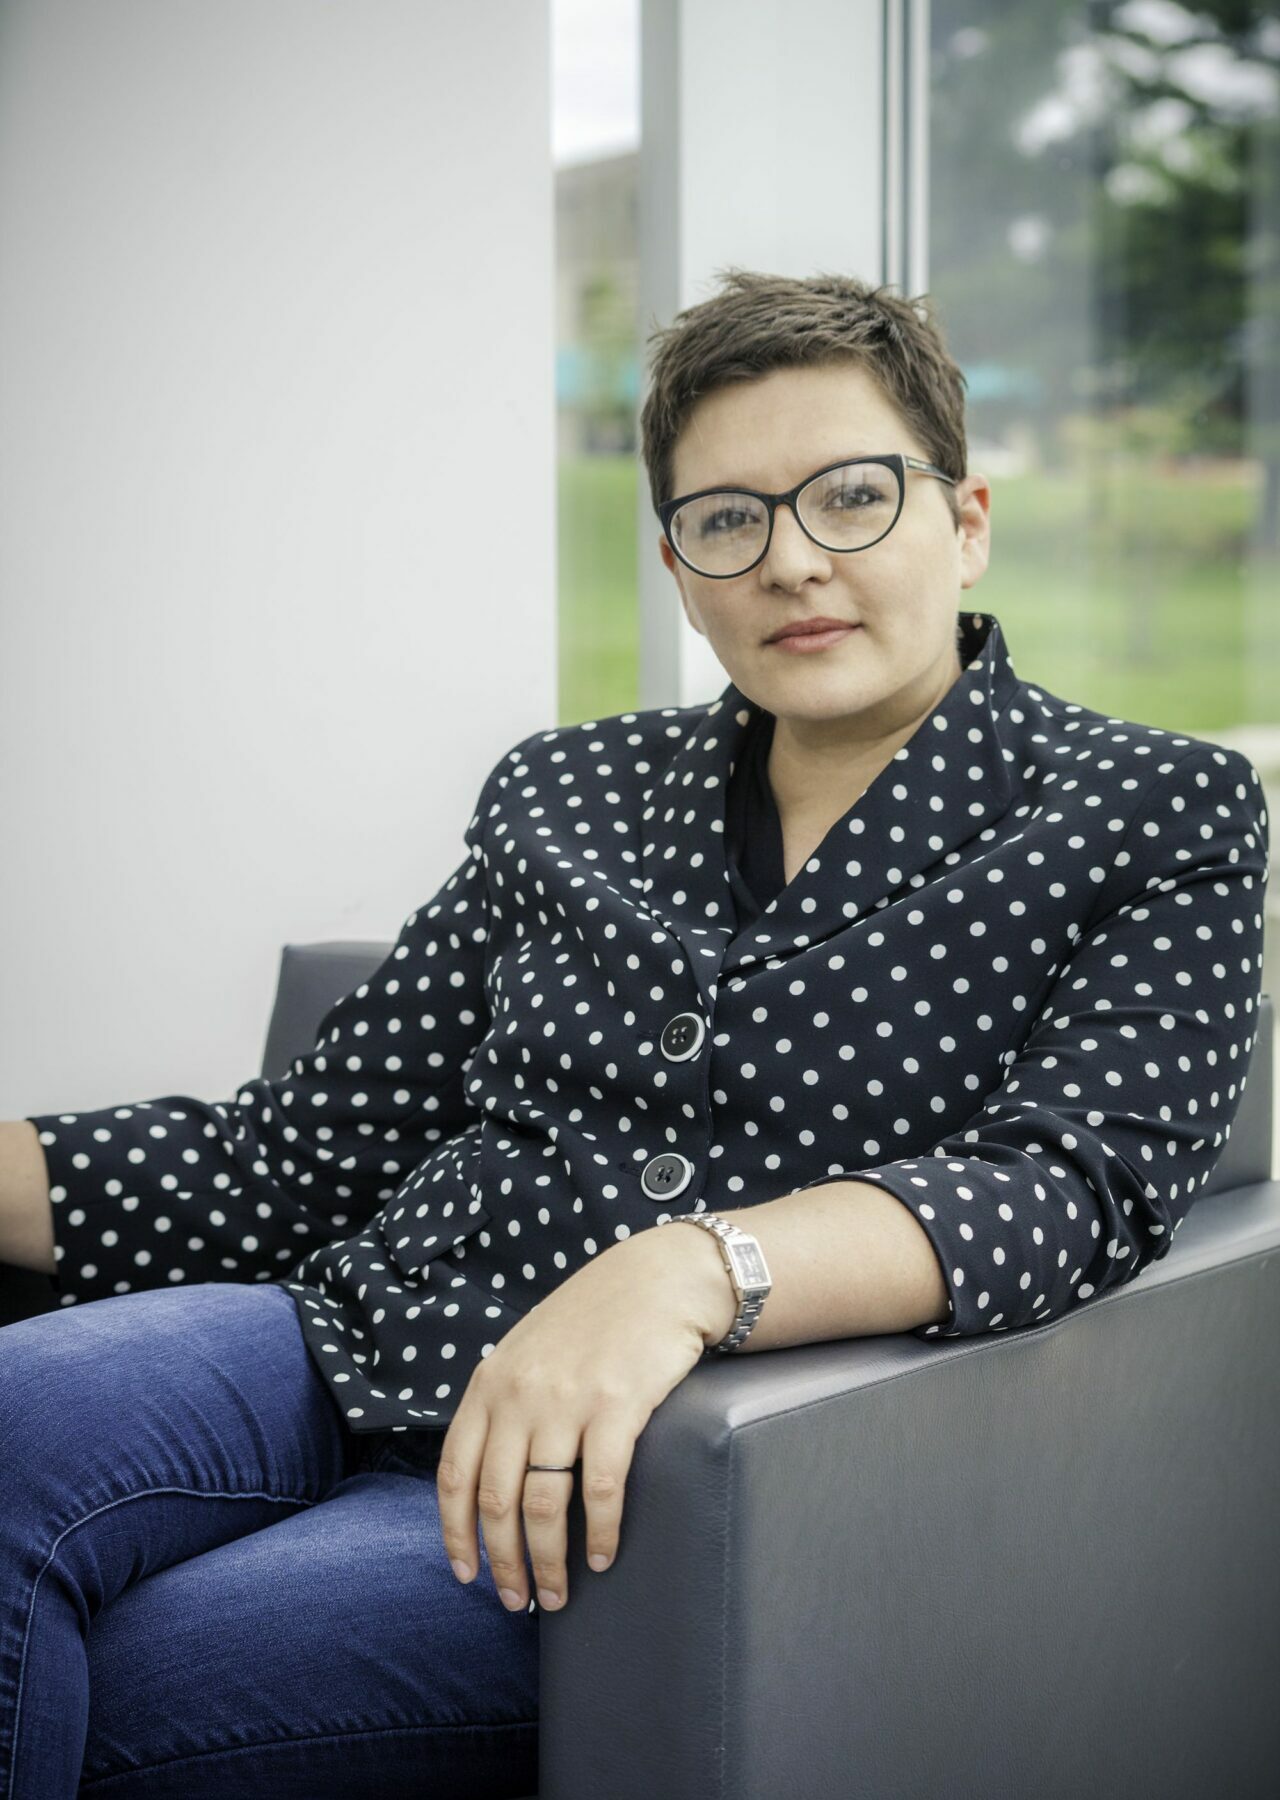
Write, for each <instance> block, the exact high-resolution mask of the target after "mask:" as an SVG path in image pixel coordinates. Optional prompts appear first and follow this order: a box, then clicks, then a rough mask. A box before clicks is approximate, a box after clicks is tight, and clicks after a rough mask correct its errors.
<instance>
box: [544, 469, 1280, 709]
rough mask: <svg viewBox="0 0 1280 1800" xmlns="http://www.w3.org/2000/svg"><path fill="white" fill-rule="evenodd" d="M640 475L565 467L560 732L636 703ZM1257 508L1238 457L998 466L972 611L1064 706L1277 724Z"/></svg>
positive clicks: (1275, 627)
mask: <svg viewBox="0 0 1280 1800" xmlns="http://www.w3.org/2000/svg"><path fill="white" fill-rule="evenodd" d="M640 478H641V470H640V464H639V460H638V458H636V457H634V456H630V455H625V456H609V457H605V456H596V457H577V458H564V459H562V460H561V463H560V485H559V533H560V537H559V556H560V700H559V719H558V723H560V724H562V725H567V724H576V723H578V722H579V721H581V720H583V719H591V718H603V717H605V716H607V715H608V714H610V713H616V712H626V711H629V710H632V709H633V708H635V707H637V706H638V704H639V700H638V686H637V682H638V659H639V620H638V613H637V603H636V490H637V483H638V481H639V480H640ZM1255 505H1256V497H1255V494H1254V491H1253V489H1252V488H1251V486H1250V485H1249V483H1248V482H1247V480H1246V479H1245V478H1244V477H1243V476H1238V477H1237V476H1235V475H1234V473H1233V471H1232V470H1231V469H1229V468H1227V467H1226V466H1225V465H1222V466H1211V467H1210V469H1209V471H1208V473H1207V474H1206V475H1205V476H1204V477H1203V478H1201V479H1192V478H1188V477H1186V476H1179V475H1161V474H1159V473H1156V472H1153V471H1152V470H1151V469H1150V468H1148V467H1142V466H1138V467H1125V466H1117V467H1114V468H1112V469H1109V470H1107V471H1106V472H1105V473H1103V472H1095V473H1094V474H1093V475H1092V476H1079V475H1072V474H1062V475H1058V474H1054V475H1043V474H1036V475H1021V476H1016V477H992V503H991V561H990V565H989V567H988V569H987V571H986V573H985V574H984V575H983V577H982V579H981V580H980V581H979V582H978V583H977V585H976V586H975V587H973V588H969V589H966V590H965V593H964V595H963V601H964V604H965V605H966V606H968V605H972V606H973V608H974V610H976V611H984V610H989V611H991V612H993V613H995V614H996V616H997V617H998V618H999V620H1000V622H1001V625H1002V626H1003V627H1004V629H1005V632H1006V634H1007V637H1008V641H1009V648H1010V652H1011V655H1012V659H1013V662H1014V666H1015V668H1016V670H1017V672H1018V674H1019V675H1020V676H1021V677H1022V678H1023V680H1025V681H1030V682H1031V683H1033V684H1038V685H1042V686H1043V687H1045V688H1046V689H1048V690H1049V691H1050V692H1052V693H1055V694H1057V695H1059V696H1061V697H1062V698H1064V699H1067V700H1076V701H1079V702H1080V703H1081V704H1083V705H1085V706H1091V707H1094V708H1096V709H1097V710H1098V711H1100V712H1103V713H1108V714H1113V715H1116V716H1118V717H1121V718H1128V719H1134V720H1137V721H1139V722H1141V723H1143V724H1148V725H1159V726H1162V727H1164V728H1165V729H1167V730H1174V731H1177V730H1182V731H1188V732H1192V733H1195V734H1199V735H1206V736H1210V737H1211V736H1213V735H1214V733H1215V732H1216V731H1218V730H1222V729H1226V728H1229V727H1231V726H1235V725H1240V724H1251V725H1252V724H1274V723H1277V722H1280V680H1278V679H1277V674H1278V673H1280V564H1278V563H1277V561H1276V560H1275V559H1272V561H1271V563H1270V565H1269V566H1264V565H1262V564H1260V563H1259V562H1258V561H1257V560H1256V559H1255V560H1253V561H1252V562H1251V561H1250V560H1249V559H1248V554H1247V548H1246V546H1247V542H1248V532H1249V523H1250V519H1251V517H1252V514H1253V509H1254V507H1255ZM657 532H658V525H657V522H656V520H655V521H654V522H653V527H652V533H651V538H652V539H656V537H657ZM645 554H646V555H649V554H652V556H653V557H654V558H655V560H656V559H657V556H658V549H657V544H656V542H651V543H650V542H647V543H646V547H645ZM664 579H669V577H666V575H665V571H664ZM671 597H672V604H673V606H678V605H679V599H678V596H677V595H676V592H675V587H674V584H672V595H671Z"/></svg>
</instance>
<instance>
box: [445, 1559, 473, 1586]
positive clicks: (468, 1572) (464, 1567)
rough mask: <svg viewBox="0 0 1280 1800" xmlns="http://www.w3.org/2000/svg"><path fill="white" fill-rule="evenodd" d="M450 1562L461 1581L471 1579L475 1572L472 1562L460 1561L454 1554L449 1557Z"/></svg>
mask: <svg viewBox="0 0 1280 1800" xmlns="http://www.w3.org/2000/svg"><path fill="white" fill-rule="evenodd" d="M449 1563H450V1566H451V1567H452V1569H453V1572H454V1574H455V1575H456V1576H457V1577H458V1580H459V1581H470V1579H471V1577H472V1575H473V1574H474V1573H475V1571H474V1569H473V1568H472V1567H471V1564H470V1563H464V1562H459V1561H457V1560H456V1559H455V1558H454V1557H452V1556H451V1557H450V1558H449Z"/></svg>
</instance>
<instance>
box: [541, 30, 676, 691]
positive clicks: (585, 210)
mask: <svg viewBox="0 0 1280 1800" xmlns="http://www.w3.org/2000/svg"><path fill="white" fill-rule="evenodd" d="M552 45H553V62H554V70H553V82H552V101H553V144H552V157H553V162H554V165H555V227H556V371H555V381H556V420H557V459H558V461H557V467H558V475H557V489H558V507H557V520H558V544H557V560H558V567H559V590H560V591H559V626H560V687H559V706H558V718H557V723H558V724H561V725H571V724H577V723H578V722H579V721H581V720H583V719H592V718H600V717H603V716H605V715H607V714H609V713H615V712H626V711H629V710H631V709H632V708H634V707H635V706H637V705H638V695H639V665H640V615H639V596H638V591H637V580H636V568H637V562H636V506H637V482H638V480H639V479H640V477H641V470H640V460H639V443H638V434H637V422H638V408H639V391H640V369H641V354H640V323H639V303H638V292H639V287H638V267H637V264H638V245H637V230H638V198H637V196H638V166H637V165H638V154H639V135H640V123H639V80H640V16H639V0H554V4H553V7H552ZM654 530H655V533H656V531H657V526H656V523H655V526H654Z"/></svg>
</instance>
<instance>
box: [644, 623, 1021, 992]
mask: <svg viewBox="0 0 1280 1800" xmlns="http://www.w3.org/2000/svg"><path fill="white" fill-rule="evenodd" d="M959 623H960V628H961V633H962V640H963V649H962V652H961V654H962V660H963V661H964V662H965V665H966V666H965V668H964V671H963V673H962V674H961V676H960V678H959V680H957V681H956V682H954V683H953V684H952V686H951V687H950V689H949V690H948V691H947V693H946V694H944V695H943V697H942V700H941V701H940V702H939V704H938V706H936V707H935V708H934V710H933V712H931V713H930V714H929V716H928V717H927V718H925V719H924V720H922V721H921V723H920V725H919V726H918V727H917V729H916V730H915V732H914V733H913V734H912V736H911V737H910V738H909V739H908V741H907V742H906V743H905V744H904V745H902V747H901V748H900V749H899V750H898V751H897V753H896V755H895V756H894V757H893V759H892V761H890V762H889V763H888V764H887V765H886V766H885V768H884V769H882V770H881V772H880V774H879V775H877V776H876V778H875V780H874V781H873V782H872V783H871V785H870V786H869V787H868V788H867V789H866V790H865V792H864V793H862V794H861V795H859V797H858V798H857V799H856V800H855V801H854V803H853V805H852V806H850V807H849V809H848V810H847V812H845V813H844V814H843V815H842V816H841V817H840V818H839V819H837V820H836V822H835V824H834V825H832V827H831V829H830V830H829V831H828V832H827V834H826V836H825V837H824V838H823V840H822V842H821V843H820V844H819V845H818V847H817V849H816V850H815V851H814V853H813V855H812V856H811V857H810V858H809V860H808V861H807V862H806V863H805V865H804V867H803V868H802V869H801V870H800V871H799V872H798V873H797V875H796V876H795V877H794V879H793V880H792V881H790V882H788V884H787V886H786V887H784V888H783V889H782V891H781V893H779V894H778V895H777V896H776V897H775V898H774V900H773V901H772V902H771V903H770V905H769V906H768V907H766V909H765V911H764V912H763V913H762V914H761V916H760V917H759V918H758V919H756V920H754V921H753V922H752V923H751V924H750V925H748V926H746V927H745V928H744V929H743V930H742V931H741V932H739V931H738V928H737V919H736V915H735V913H734V907H733V895H732V891H731V889H730V886H729V874H728V866H727V862H726V858H725V848H724V818H725V797H726V792H727V787H728V782H729V777H730V776H731V774H732V772H733V769H734V768H735V767H736V764H737V759H738V756H739V754H740V752H741V748H742V745H743V743H744V741H745V738H746V731H747V726H748V725H749V724H750V722H751V719H752V718H753V717H754V715H755V714H756V713H757V712H758V711H759V710H760V709H759V707H758V706H757V705H756V703H755V702H754V701H752V700H749V699H748V698H747V696H746V695H745V694H743V693H742V691H741V690H740V689H739V688H738V687H737V686H736V685H735V683H733V682H730V683H729V684H728V686H727V687H726V688H725V689H724V691H723V692H722V693H721V694H720V695H719V696H718V698H717V699H715V700H714V701H712V702H711V703H710V704H709V705H708V706H707V708H706V710H705V711H704V712H703V713H702V714H700V715H699V717H698V718H697V719H696V720H695V722H694V725H693V727H692V729H691V730H690V731H689V732H688V733H687V734H686V735H685V737H684V738H683V739H682V741H681V742H680V743H679V744H678V745H677V747H676V751H675V755H674V756H673V758H672V760H671V762H670V763H669V764H668V766H667V768H666V770H665V772H664V774H663V776H662V778H661V780H659V782H658V783H657V785H656V786H655V787H654V788H653V789H652V790H651V793H650V805H649V807H648V808H647V809H646V811H645V813H644V821H645V823H646V826H647V827H648V832H647V841H646V843H645V845H644V848H643V852H642V860H643V872H644V877H643V879H644V892H645V904H646V906H647V907H648V909H649V910H650V911H651V912H652V913H653V914H654V915H655V917H657V918H659V919H660V920H661V921H662V923H663V924H665V925H666V926H667V927H668V929H669V930H671V931H672V932H674V933H675V935H676V936H677V937H679V939H680V941H681V942H682V944H683V945H684V947H685V949H686V950H687V952H688V954H689V957H690V962H691V964H692V967H693V968H694V970H695V971H696V972H697V974H698V979H699V983H700V986H702V988H703V991H704V998H705V999H706V1000H707V1002H708V1004H709V1003H710V1000H711V997H712V994H713V992H714V987H715V984H716V982H717V980H719V979H722V978H723V977H724V976H725V975H727V974H730V973H732V972H733V971H734V970H735V969H742V968H746V967H749V966H750V965H751V964H753V963H756V962H761V961H766V960H770V961H772V960H777V959H780V958H786V957H788V956H792V955H794V954H795V953H796V952H797V951H799V950H803V949H806V948H808V947H809V946H810V945H813V944H816V943H821V942H822V941H823V940H824V939H825V938H828V937H830V936H831V935H832V934H833V933H834V932H837V931H842V930H843V929H844V928H845V927H846V926H847V925H849V924H850V923H852V922H853V921H854V920H855V919H858V918H861V917H862V916H864V915H865V914H867V913H870V912H874V911H875V910H877V909H878V908H879V907H882V906H886V905H887V904H888V903H889V901H890V900H891V899H892V898H893V897H894V896H895V895H896V894H898V893H900V892H901V891H902V890H903V889H904V888H910V887H912V886H916V887H919V886H921V885H923V882H924V879H925V876H924V871H925V870H926V869H928V868H930V867H932V866H933V865H934V864H936V863H937V862H938V861H939V860H940V859H941V858H942V857H944V856H946V855H947V854H948V853H949V852H950V851H952V850H955V849H957V848H958V847H959V846H960V845H961V844H964V843H967V842H968V841H969V840H970V839H971V838H973V837H975V836H976V835H977V834H978V833H979V832H981V831H983V830H984V829H985V828H986V827H987V826H988V825H990V824H991V823H992V822H993V821H995V820H997V819H999V818H1000V817H1002V815H1003V814H1004V812H1005V811H1006V809H1007V808H1008V805H1009V802H1010V798H1011V796H1012V792H1013V787H1012V781H1011V778H1010V774H1009V759H1008V758H1007V757H1006V756H1005V755H1004V746H1003V743H1002V740H1001V735H1000V718H1001V715H1002V714H1003V712H1004V711H1005V709H1006V708H1007V706H1008V705H1009V702H1010V700H1011V699H1012V698H1013V696H1014V694H1015V693H1016V692H1017V690H1018V687H1019V685H1020V684H1019V682H1018V679H1017V676H1016V675H1015V673H1014V669H1013V664H1012V662H1011V660H1010V658H1009V654H1008V649H1007V646H1006V644H1005V641H1004V635H1003V633H1002V632H1001V629H1000V625H999V622H998V620H996V619H995V618H994V617H992V615H991V614H990V613H985V614H984V613H962V614H960V615H959Z"/></svg>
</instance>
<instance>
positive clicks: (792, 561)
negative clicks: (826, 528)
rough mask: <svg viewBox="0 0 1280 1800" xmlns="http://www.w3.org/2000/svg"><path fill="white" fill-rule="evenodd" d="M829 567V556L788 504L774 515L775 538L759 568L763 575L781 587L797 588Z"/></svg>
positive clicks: (783, 505) (771, 541) (779, 508)
mask: <svg viewBox="0 0 1280 1800" xmlns="http://www.w3.org/2000/svg"><path fill="white" fill-rule="evenodd" d="M826 567H827V552H826V551H825V550H824V549H823V548H822V546H821V545H820V544H815V543H814V541H813V539H812V538H811V537H810V536H809V534H808V532H807V531H806V530H805V529H804V527H803V525H801V523H800V521H799V519H797V517H796V515H795V513H794V511H793V510H792V508H791V507H790V506H789V505H787V504H786V503H785V502H784V503H783V504H782V505H780V506H779V507H778V508H777V510H776V511H775V512H774V515H773V537H772V538H771V540H770V543H769V553H768V555H767V556H766V557H765V559H764V562H763V563H762V564H761V565H760V568H761V574H766V573H767V574H769V575H772V576H774V577H776V579H777V581H778V583H779V585H780V586H782V587H795V586H796V585H797V584H798V582H799V581H801V580H803V579H804V578H805V577H806V576H808V575H811V574H814V573H815V572H819V573H820V572H821V571H822V570H824V569H825V568H826Z"/></svg>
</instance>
